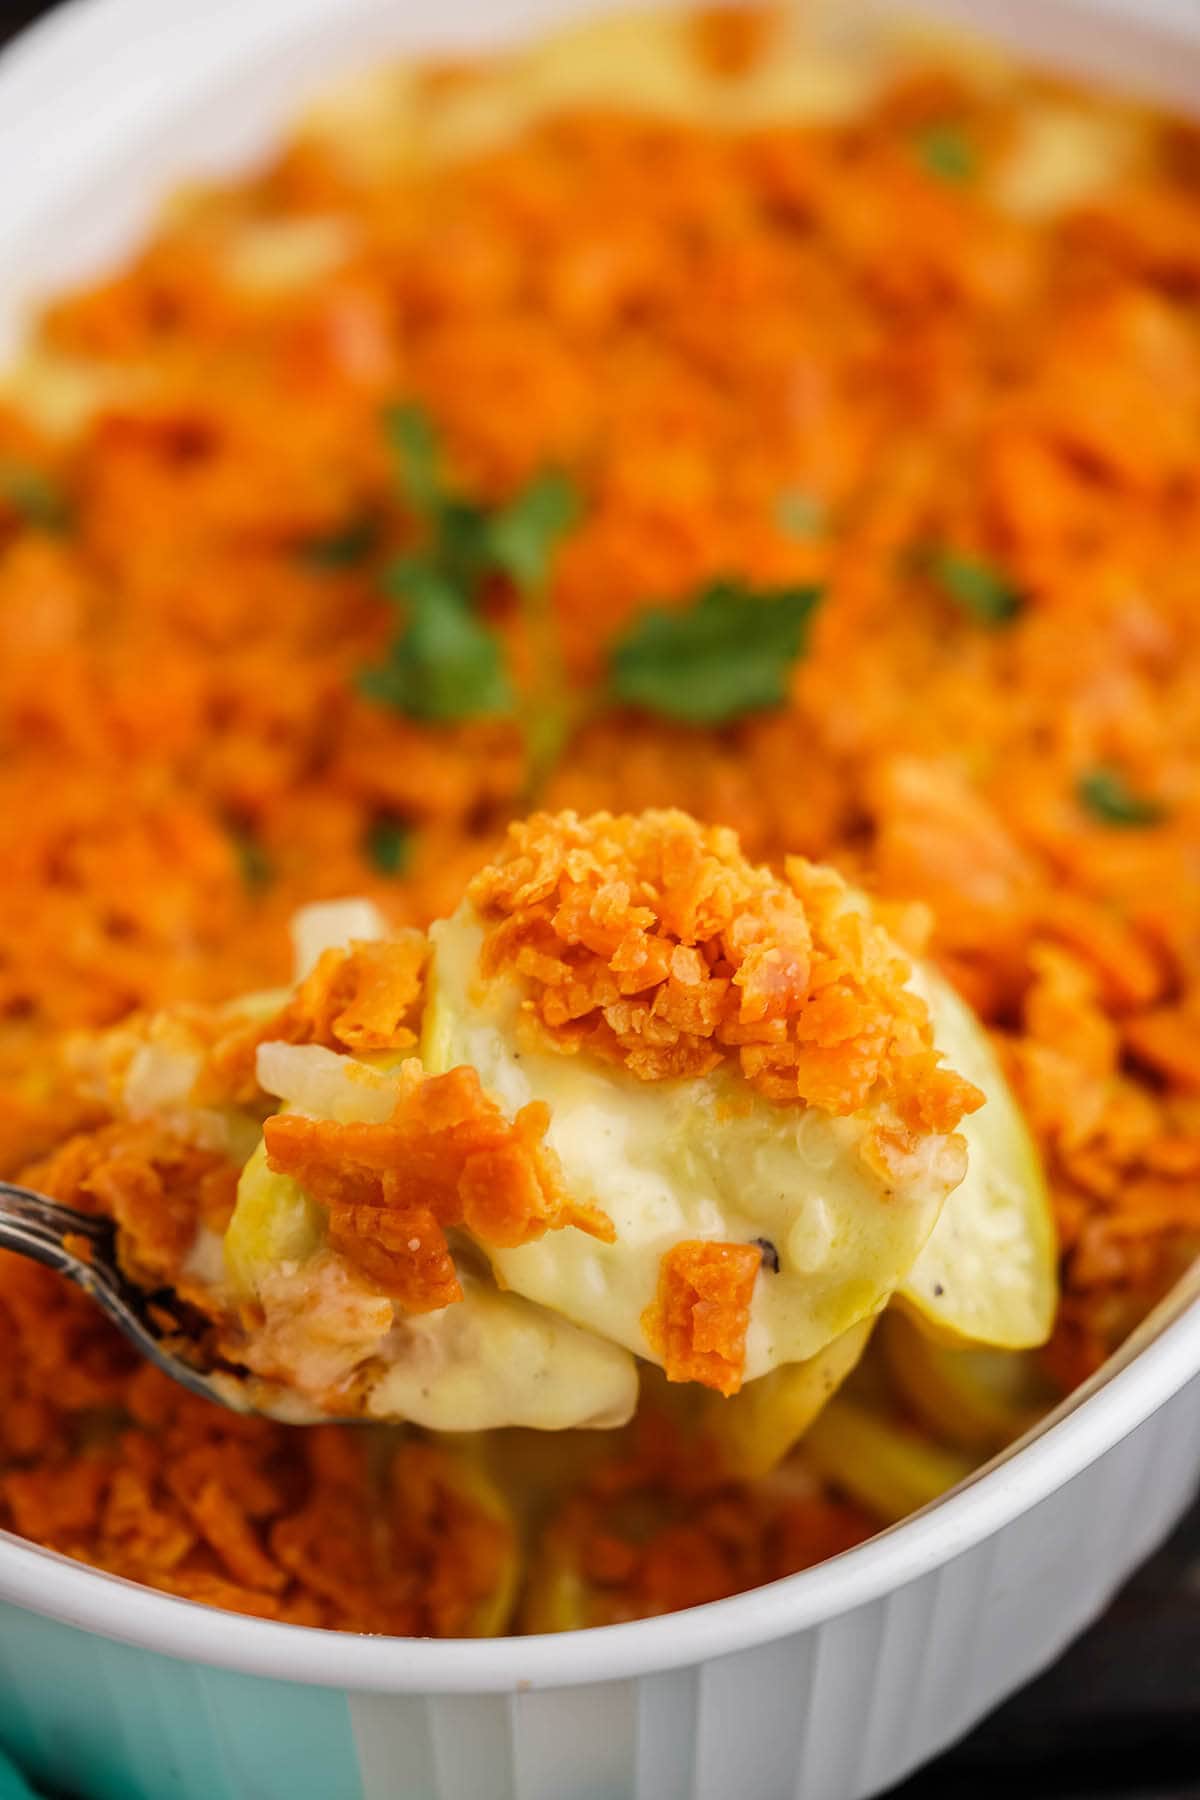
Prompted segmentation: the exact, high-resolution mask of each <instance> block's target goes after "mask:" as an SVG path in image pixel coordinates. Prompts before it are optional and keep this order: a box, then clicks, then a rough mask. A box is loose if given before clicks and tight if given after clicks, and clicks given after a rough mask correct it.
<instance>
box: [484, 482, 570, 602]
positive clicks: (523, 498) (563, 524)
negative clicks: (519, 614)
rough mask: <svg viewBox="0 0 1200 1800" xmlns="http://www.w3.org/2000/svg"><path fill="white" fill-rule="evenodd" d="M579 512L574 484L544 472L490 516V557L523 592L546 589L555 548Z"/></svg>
mask: <svg viewBox="0 0 1200 1800" xmlns="http://www.w3.org/2000/svg"><path fill="white" fill-rule="evenodd" d="M579 512H580V506H579V496H578V494H577V492H576V490H575V488H574V486H573V484H572V483H571V482H570V481H569V480H568V479H567V477H566V476H565V475H562V474H559V473H558V472H557V471H555V470H552V469H547V470H546V471H545V472H544V473H543V474H541V475H537V476H535V477H534V479H533V480H532V481H531V482H530V483H529V485H528V486H527V487H525V488H523V489H522V490H521V492H520V493H519V494H518V495H517V496H516V498H515V499H513V500H510V501H509V503H508V505H507V506H506V507H503V508H502V509H501V510H500V511H499V512H498V513H495V514H494V515H493V517H492V520H491V523H490V527H489V530H488V546H489V548H490V550H491V553H492V556H493V557H494V559H495V561H496V562H497V563H498V564H499V566H500V567H501V568H502V569H503V570H504V572H505V574H506V575H508V576H509V577H510V578H511V580H512V581H513V582H515V584H516V585H517V587H519V588H521V589H522V590H524V591H526V592H528V591H530V590H532V589H535V588H543V587H545V585H546V581H547V579H548V577H549V574H550V561H551V558H552V556H553V554H554V549H555V546H556V544H557V543H558V540H559V539H560V538H561V537H562V536H563V534H564V533H565V532H567V531H569V530H570V529H571V526H572V525H574V524H575V522H576V520H577V519H578V517H579Z"/></svg>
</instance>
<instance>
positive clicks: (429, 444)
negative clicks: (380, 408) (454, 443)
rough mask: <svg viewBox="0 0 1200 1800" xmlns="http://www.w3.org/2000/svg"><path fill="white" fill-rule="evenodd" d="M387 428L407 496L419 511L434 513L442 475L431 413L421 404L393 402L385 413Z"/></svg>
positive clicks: (401, 482)
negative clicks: (394, 404) (423, 409)
mask: <svg viewBox="0 0 1200 1800" xmlns="http://www.w3.org/2000/svg"><path fill="white" fill-rule="evenodd" d="M384 430H385V431H386V433H387V438H388V442H389V444H390V445H391V447H392V454H393V455H394V457H395V459H396V469H397V473H398V474H399V477H400V486H401V488H402V489H403V491H404V497H405V499H406V500H407V501H408V503H409V505H410V506H411V507H412V508H413V510H414V511H415V512H420V513H432V512H433V511H434V510H435V508H436V507H437V504H438V501H439V498H440V491H441V477H440V472H439V463H440V458H439V455H438V443H437V435H436V433H435V432H434V429H433V425H432V423H431V421H430V419H429V416H428V414H427V413H425V412H423V411H422V409H421V408H420V407H419V406H393V407H392V408H391V409H390V410H389V411H388V412H387V413H386V414H385V416H384Z"/></svg>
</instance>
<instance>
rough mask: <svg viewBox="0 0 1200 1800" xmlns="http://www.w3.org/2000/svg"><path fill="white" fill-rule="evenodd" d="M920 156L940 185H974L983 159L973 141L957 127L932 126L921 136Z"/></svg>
mask: <svg viewBox="0 0 1200 1800" xmlns="http://www.w3.org/2000/svg"><path fill="white" fill-rule="evenodd" d="M916 147H917V155H918V156H919V157H920V159H921V161H922V162H923V163H924V165H925V167H926V168H927V169H928V170H929V173H930V174H931V175H936V176H937V178H938V180H939V181H950V182H955V183H959V182H966V181H972V180H973V179H974V177H975V176H976V174H977V173H978V171H979V157H978V154H977V152H976V149H975V146H974V144H973V143H972V142H971V140H970V138H969V137H967V136H966V134H965V133H964V132H963V131H961V130H960V129H959V127H958V126H957V125H928V126H926V128H925V130H924V131H920V132H918V133H917V138H916Z"/></svg>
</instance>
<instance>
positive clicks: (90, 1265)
mask: <svg viewBox="0 0 1200 1800" xmlns="http://www.w3.org/2000/svg"><path fill="white" fill-rule="evenodd" d="M73 1237H74V1238H82V1239H84V1241H85V1242H86V1244H87V1245H88V1256H87V1258H86V1260H85V1258H84V1257H83V1256H80V1255H78V1254H77V1253H76V1252H75V1251H74V1250H72V1249H71V1248H70V1246H69V1244H68V1242H67V1240H68V1239H69V1238H73ZM116 1237H117V1228H116V1226H115V1225H114V1223H113V1221H112V1220H111V1219H105V1218H100V1217H98V1216H97V1215H96V1214H94V1213H82V1212H76V1211H75V1209H74V1208H73V1207H70V1206H60V1205H59V1203H58V1201H57V1200H49V1199H47V1197H46V1195H45V1194H35V1193H34V1192H33V1191H32V1190H31V1189H29V1188H21V1187H13V1186H12V1185H11V1183H9V1182H6V1181H0V1250H13V1251H15V1252H16V1254H17V1255H18V1256H28V1257H30V1258H31V1259H32V1260H33V1261H34V1262H39V1263H43V1264H44V1265H45V1266H46V1268H48V1269H56V1270H57V1271H58V1273H59V1274H60V1275H65V1276H66V1277H67V1279H68V1281H73V1282H74V1283H75V1285H76V1287H78V1288H82V1290H83V1292H84V1293H85V1294H86V1295H87V1296H88V1298H89V1299H91V1300H94V1301H95V1302H96V1305H97V1306H98V1307H99V1308H100V1310H101V1311H102V1312H103V1313H104V1314H105V1315H106V1316H107V1317H108V1318H109V1319H111V1321H112V1323H113V1324H114V1325H115V1326H116V1328H117V1330H118V1331H120V1332H121V1333H122V1334H123V1335H124V1336H125V1337H126V1338H128V1340H129V1342H130V1343H131V1344H132V1345H133V1346H134V1348H135V1350H138V1351H140V1352H141V1354H142V1355H143V1356H145V1357H147V1358H148V1359H149V1361H150V1362H152V1363H154V1365H155V1366H156V1367H157V1368H159V1369H161V1370H162V1371H163V1373H164V1375H169V1376H170V1377H171V1379H172V1380H173V1381H178V1382H180V1383H181V1384H182V1386H184V1387H185V1388H189V1389H190V1390H191V1392H192V1393H193V1394H200V1395H202V1396H203V1397H204V1399H206V1400H216V1401H219V1402H220V1404H221V1405H222V1406H228V1407H231V1408H232V1409H233V1410H234V1411H235V1412H245V1411H247V1410H249V1402H248V1400H247V1398H246V1396H245V1395H244V1394H241V1393H239V1383H238V1377H239V1375H241V1374H244V1371H239V1370H238V1369H237V1368H235V1367H234V1366H233V1365H232V1364H224V1365H222V1366H221V1367H219V1368H214V1369H208V1370H206V1369H202V1368H200V1367H198V1366H197V1365H196V1364H194V1363H191V1362H188V1361H187V1360H186V1359H185V1358H184V1357H183V1356H182V1355H180V1354H179V1353H178V1352H177V1350H176V1349H174V1348H172V1347H170V1346H172V1345H174V1344H178V1343H179V1342H180V1341H181V1340H182V1341H183V1342H185V1343H186V1342H187V1341H188V1340H189V1339H191V1338H194V1336H195V1334H196V1330H197V1326H198V1324H199V1323H200V1315H198V1314H197V1313H196V1312H195V1310H194V1308H192V1307H190V1306H189V1305H188V1303H187V1302H186V1301H185V1300H181V1299H180V1297H179V1295H178V1294H177V1293H176V1292H175V1291H174V1289H173V1288H169V1287H163V1288H155V1289H153V1290H150V1289H147V1288H140V1287H138V1286H137V1285H136V1284H135V1283H134V1282H132V1281H130V1279H129V1277H128V1276H127V1275H125V1274H123V1273H122V1270H121V1268H120V1265H119V1264H118V1262H117V1243H116Z"/></svg>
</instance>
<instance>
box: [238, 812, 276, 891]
mask: <svg viewBox="0 0 1200 1800" xmlns="http://www.w3.org/2000/svg"><path fill="white" fill-rule="evenodd" d="M229 839H230V842H231V844H232V845H233V853H234V856H235V857H236V859H237V865H238V870H239V872H240V874H241V877H242V881H243V882H244V883H245V885H246V887H248V888H249V890H250V892H251V893H257V892H258V891H259V889H260V888H265V887H266V886H268V884H269V883H270V882H271V881H273V880H274V878H275V868H274V865H273V864H272V862H271V859H270V857H269V856H268V855H267V853H266V851H265V850H264V848H263V846H262V844H261V843H260V842H259V840H258V838H257V837H256V836H255V835H254V833H253V831H251V830H250V829H249V827H248V826H245V825H231V826H230V827H229Z"/></svg>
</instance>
